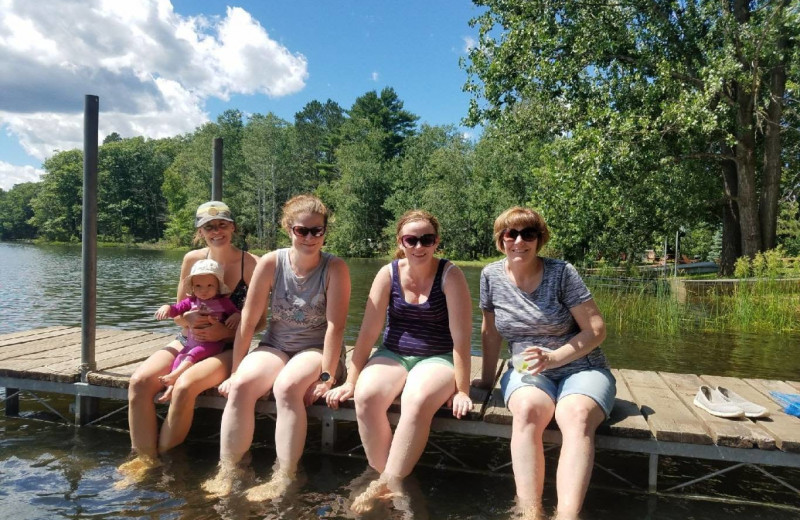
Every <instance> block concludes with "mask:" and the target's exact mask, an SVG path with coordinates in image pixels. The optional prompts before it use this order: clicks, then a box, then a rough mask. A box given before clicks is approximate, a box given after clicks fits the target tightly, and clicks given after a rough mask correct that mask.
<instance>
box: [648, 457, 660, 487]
mask: <svg viewBox="0 0 800 520" xmlns="http://www.w3.org/2000/svg"><path fill="white" fill-rule="evenodd" d="M647 491H648V493H658V454H657V453H651V454H650V460H649V463H648V469H647Z"/></svg>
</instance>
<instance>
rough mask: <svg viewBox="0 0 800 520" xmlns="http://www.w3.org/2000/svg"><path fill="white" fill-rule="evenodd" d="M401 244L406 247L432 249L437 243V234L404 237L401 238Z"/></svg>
mask: <svg viewBox="0 0 800 520" xmlns="http://www.w3.org/2000/svg"><path fill="white" fill-rule="evenodd" d="M400 242H401V243H402V244H403V245H404V246H406V247H417V244H419V245H421V246H422V247H431V246H432V245H433V244H435V243H436V234H435V233H425V234H424V235H422V236H420V237H418V236H416V235H403V236H402V237H400Z"/></svg>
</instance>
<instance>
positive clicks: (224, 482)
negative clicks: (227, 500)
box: [201, 462, 244, 497]
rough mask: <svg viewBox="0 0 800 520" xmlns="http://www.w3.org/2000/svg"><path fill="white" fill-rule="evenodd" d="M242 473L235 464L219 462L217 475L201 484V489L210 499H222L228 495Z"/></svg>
mask: <svg viewBox="0 0 800 520" xmlns="http://www.w3.org/2000/svg"><path fill="white" fill-rule="evenodd" d="M243 473H244V472H243V471H242V470H241V469H240V468H239V467H238V466H237V465H236V464H230V463H222V462H221V463H220V464H219V470H218V471H217V474H216V475H214V476H213V477H211V478H210V479H208V480H206V481H205V482H203V484H202V486H201V487H202V488H203V491H205V492H206V494H208V495H210V496H212V497H224V496H227V495H230V493H231V490H232V489H233V484H234V482H235V481H236V480H238V479H241V477H242V475H243Z"/></svg>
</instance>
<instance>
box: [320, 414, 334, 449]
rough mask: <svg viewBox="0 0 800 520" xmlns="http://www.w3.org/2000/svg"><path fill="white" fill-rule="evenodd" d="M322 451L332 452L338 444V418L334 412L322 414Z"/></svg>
mask: <svg viewBox="0 0 800 520" xmlns="http://www.w3.org/2000/svg"><path fill="white" fill-rule="evenodd" d="M321 421H322V451H323V452H326V453H330V452H332V451H333V447H334V445H335V444H336V419H334V418H333V414H332V413H326V414H324V415H323V416H322V420H321Z"/></svg>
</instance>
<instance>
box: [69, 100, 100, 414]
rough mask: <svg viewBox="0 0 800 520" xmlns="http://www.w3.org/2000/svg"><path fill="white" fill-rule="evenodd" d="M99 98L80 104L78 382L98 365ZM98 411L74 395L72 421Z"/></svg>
mask: <svg viewBox="0 0 800 520" xmlns="http://www.w3.org/2000/svg"><path fill="white" fill-rule="evenodd" d="M99 112H100V98H99V97H98V96H94V95H91V94H87V95H86V96H85V97H84V108H83V226H82V228H81V245H82V249H81V257H82V262H83V267H82V273H81V302H82V303H81V382H82V383H86V382H87V380H86V379H87V375H88V374H89V372H91V371H93V370H96V369H97V363H96V361H95V339H96V336H97V334H96V333H97V148H98V146H97V134H98V120H99ZM96 413H97V398H95V397H86V396H82V395H78V396H76V397H75V424H77V425H79V426H80V425H83V424H86V423H87V422H90V421H91V420H92V416H93V415H95V414H96Z"/></svg>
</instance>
